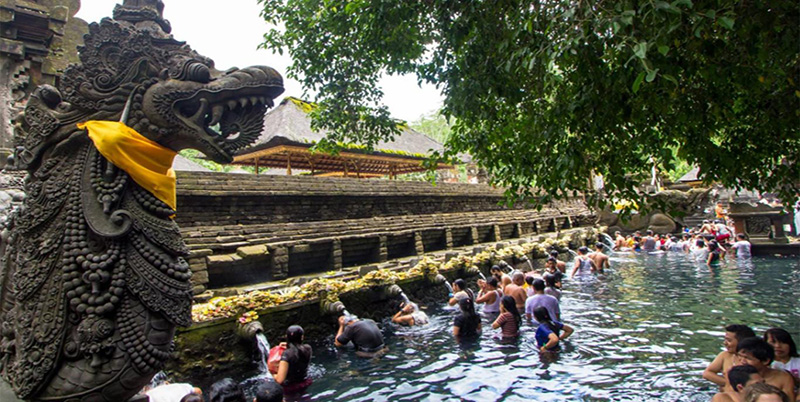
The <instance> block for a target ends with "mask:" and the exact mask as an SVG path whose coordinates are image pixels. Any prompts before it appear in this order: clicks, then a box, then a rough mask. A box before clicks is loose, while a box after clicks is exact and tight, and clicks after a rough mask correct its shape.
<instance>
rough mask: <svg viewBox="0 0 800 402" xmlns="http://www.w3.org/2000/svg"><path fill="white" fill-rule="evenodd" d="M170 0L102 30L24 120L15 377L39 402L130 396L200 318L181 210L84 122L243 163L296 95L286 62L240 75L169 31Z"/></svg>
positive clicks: (1, 286) (23, 394)
mask: <svg viewBox="0 0 800 402" xmlns="http://www.w3.org/2000/svg"><path fill="white" fill-rule="evenodd" d="M162 10H163V3H162V2H161V1H160V0H126V1H125V2H124V4H122V5H117V7H116V9H115V10H114V19H109V18H106V19H103V21H101V22H100V23H99V24H98V23H95V24H91V25H90V27H89V33H88V34H87V35H86V36H85V38H84V43H85V44H84V46H82V47H80V48H79V53H80V63H79V64H75V65H72V66H70V67H69V68H68V69H67V70H66V72H65V73H64V75H63V76H62V77H61V80H60V85H59V87H58V88H56V87H53V86H49V85H44V86H40V87H38V88H37V89H36V90H35V91H34V93H33V95H32V96H31V97H30V100H29V101H28V102H27V106H26V107H25V110H24V111H23V112H22V113H20V114H19V115H18V116H17V117H16V118H15V119H14V147H15V148H14V149H15V153H14V159H13V163H14V165H15V166H16V167H17V168H19V169H24V170H26V171H27V173H28V174H27V177H26V179H25V183H24V190H25V193H26V196H25V198H24V201H23V204H22V206H21V207H20V208H18V209H17V210H16V211H15V212H14V214H13V215H12V217H11V219H10V222H9V224H8V228H7V232H6V233H7V236H4V237H3V238H4V239H6V240H5V241H4V242H3V244H0V251H2V253H3V254H2V265H0V293H1V294H0V374H2V376H3V378H4V379H5V380H6V381H7V382H8V383H9V384H10V385H11V386H12V388H13V390H14V391H15V392H16V394H17V395H18V397H20V398H22V399H26V400H76V401H77V400H85V401H89V400H91V401H109V402H111V401H113V402H119V401H125V400H127V399H128V398H130V397H131V396H132V395H134V394H135V393H136V392H137V391H138V390H139V389H141V387H142V386H143V385H145V384H147V383H148V382H149V381H150V379H151V378H152V376H153V375H154V374H155V373H156V372H158V371H159V370H160V369H161V367H162V366H163V364H164V362H165V360H167V358H168V357H169V356H170V353H171V349H172V338H173V334H174V331H175V328H176V326H188V325H190V324H191V315H190V310H191V297H192V295H191V285H190V277H191V271H190V270H189V266H188V264H187V263H186V261H185V260H184V257H185V256H186V255H187V248H186V247H185V245H184V243H183V241H182V239H181V237H180V232H179V230H178V227H177V225H176V224H175V222H174V221H173V220H172V216H173V215H174V214H175V213H176V211H174V210H173V209H172V208H170V207H169V206H168V205H167V204H165V203H164V202H162V201H160V200H159V199H158V198H156V197H155V196H154V195H152V194H151V193H149V192H148V191H146V190H144V189H143V188H142V187H140V186H139V185H138V184H137V183H136V182H134V181H133V180H132V179H131V177H130V176H129V175H128V174H127V173H126V172H125V171H123V170H121V169H119V168H117V167H116V166H114V165H113V164H112V163H110V162H109V161H107V160H106V159H105V158H104V157H103V156H102V155H101V154H100V153H99V152H98V151H97V149H96V148H95V147H94V145H93V143H92V141H91V140H90V139H89V138H88V136H87V134H86V132H85V131H83V130H80V129H78V128H77V127H76V124H77V123H80V122H85V121H88V120H107V121H119V120H120V119H121V118H122V116H123V112H125V113H124V114H125V115H126V116H128V117H127V119H126V121H127V124H128V126H130V127H132V128H134V129H135V130H136V131H137V132H139V133H140V134H142V135H144V136H145V137H147V138H148V139H150V140H152V141H155V142H157V143H159V144H161V145H162V146H164V147H168V148H171V149H173V150H175V151H179V150H181V149H184V148H194V149H197V150H199V151H201V152H203V153H204V154H205V155H207V156H208V157H209V158H210V159H212V160H215V161H217V162H220V163H228V162H230V161H231V160H232V155H233V153H234V152H236V151H237V150H238V149H240V148H242V147H245V146H247V145H249V144H250V143H251V142H253V141H254V140H255V139H256V138H257V137H258V135H259V134H260V132H261V128H262V124H263V117H264V113H265V111H266V109H267V108H268V107H271V106H272V105H273V99H274V98H275V97H277V96H278V95H279V94H280V93H282V92H283V81H282V78H281V76H280V74H278V73H277V72H276V71H275V70H273V69H271V68H269V67H263V66H255V67H248V68H244V69H232V70H228V71H225V72H221V71H218V70H216V69H215V68H214V63H213V61H212V60H210V59H208V58H206V57H203V56H201V55H199V54H197V53H196V52H194V51H193V50H192V49H191V48H190V47H189V46H187V45H186V44H185V43H183V42H179V41H177V40H175V39H173V38H172V36H171V35H169V24H168V23H167V22H166V20H164V19H163V18H162V17H161V15H162V14H161V12H162Z"/></svg>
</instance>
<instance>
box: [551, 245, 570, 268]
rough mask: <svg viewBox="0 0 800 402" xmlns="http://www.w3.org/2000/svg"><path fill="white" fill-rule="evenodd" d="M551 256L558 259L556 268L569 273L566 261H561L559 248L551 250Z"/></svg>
mask: <svg viewBox="0 0 800 402" xmlns="http://www.w3.org/2000/svg"><path fill="white" fill-rule="evenodd" d="M550 257H552V258H555V260H556V268H558V270H559V271H561V273H562V274H566V273H567V263H566V262H565V261H561V260H559V259H558V250H550Z"/></svg>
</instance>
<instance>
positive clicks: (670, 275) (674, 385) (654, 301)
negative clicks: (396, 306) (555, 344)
mask: <svg viewBox="0 0 800 402" xmlns="http://www.w3.org/2000/svg"><path fill="white" fill-rule="evenodd" d="M611 264H612V269H611V270H610V271H609V273H608V274H607V275H606V276H605V277H603V278H597V277H594V276H585V277H583V278H576V279H575V280H572V281H565V282H564V294H563V297H562V304H561V310H562V314H563V318H564V321H565V322H567V323H569V324H570V325H571V326H573V327H574V328H575V334H574V335H573V336H572V337H571V338H569V339H568V340H567V341H565V342H562V349H563V350H562V351H561V352H559V353H557V354H553V353H547V354H540V353H539V352H538V350H537V347H536V342H535V341H534V339H533V334H534V332H535V327H533V326H531V325H530V324H526V325H524V326H523V328H522V336H521V338H520V339H519V340H517V341H515V342H512V343H510V344H509V343H502V342H500V341H499V340H497V339H496V338H495V335H496V333H495V331H491V330H490V328H491V322H492V319H493V318H494V317H484V320H483V328H484V332H483V335H482V336H481V338H480V339H478V340H475V341H471V342H464V343H461V344H459V343H456V342H455V341H454V340H453V338H452V335H451V334H452V327H451V326H452V320H453V316H454V314H455V312H454V311H453V310H452V309H447V310H446V309H443V308H442V307H441V306H427V308H426V307H425V306H423V308H424V309H426V310H427V313H428V314H429V316H430V324H429V325H427V326H424V327H412V328H396V327H393V326H392V325H391V324H390V323H389V322H388V320H387V321H385V322H384V323H383V327H384V328H385V331H384V332H385V335H386V342H387V345H388V346H389V349H390V352H389V353H388V354H387V355H386V356H384V357H383V358H382V359H379V360H377V359H371V360H367V359H359V358H357V357H356V356H355V355H354V354H353V353H352V352H351V351H347V350H343V351H340V350H336V349H335V348H334V347H333V337H332V335H331V337H329V338H328V339H325V340H323V341H321V342H318V343H317V344H315V345H314V353H315V356H314V359H313V363H312V376H313V377H314V378H315V380H314V384H313V385H312V386H311V387H310V388H309V389H308V394H307V395H304V396H302V397H300V398H297V399H295V400H304V401H330V400H335V401H380V400H391V401H416V400H436V401H439V400H446V401H457V400H466V401H522V400H547V401H575V400H584V401H618V400H625V401H657V400H663V401H676V400H680V401H707V400H709V399H710V397H711V395H713V393H714V392H715V391H714V387H713V386H712V384H711V383H710V382H707V381H704V380H703V379H702V378H701V377H700V374H701V372H702V370H703V368H705V366H706V365H707V364H708V362H710V361H711V360H712V359H713V358H714V356H716V354H717V353H718V352H719V351H720V350H721V347H722V333H723V332H722V331H723V329H722V328H723V326H724V325H726V324H728V323H745V324H749V325H751V326H753V327H754V329H756V332H758V333H761V332H763V331H764V330H765V329H766V328H768V327H771V326H780V327H783V328H786V329H787V330H788V331H789V332H790V333H792V335H793V336H795V339H798V340H800V305H798V303H797V295H798V294H800V261H798V259H797V258H794V259H777V258H771V259H764V258H759V259H755V260H754V261H753V262H740V261H725V262H723V263H722V264H721V265H720V266H718V267H713V268H709V267H707V266H705V265H704V264H698V263H694V262H691V261H690V260H689V259H688V258H686V256H684V255H680V254H671V253H668V254H662V255H646V254H638V255H636V254H615V255H614V256H613V257H612V260H611ZM443 304H444V301H443ZM333 332H334V329H333V328H331V333H333Z"/></svg>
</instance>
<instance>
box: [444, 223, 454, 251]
mask: <svg viewBox="0 0 800 402" xmlns="http://www.w3.org/2000/svg"><path fill="white" fill-rule="evenodd" d="M444 242H445V248H448V249H450V248H453V230H452V229H450V228H446V229H445V230H444Z"/></svg>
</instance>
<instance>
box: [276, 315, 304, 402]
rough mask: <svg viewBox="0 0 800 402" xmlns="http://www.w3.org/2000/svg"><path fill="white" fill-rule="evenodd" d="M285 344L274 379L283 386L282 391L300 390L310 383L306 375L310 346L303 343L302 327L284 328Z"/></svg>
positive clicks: (292, 391) (293, 391)
mask: <svg viewBox="0 0 800 402" xmlns="http://www.w3.org/2000/svg"><path fill="white" fill-rule="evenodd" d="M285 346H286V350H284V351H283V355H282V356H281V363H280V365H279V366H278V373H277V374H275V381H276V382H277V383H278V384H281V385H282V386H283V391H284V393H295V392H299V391H302V390H303V389H305V388H306V387H308V386H309V385H311V379H310V378H309V377H308V365H309V363H311V346H310V345H307V344H304V343H303V327H301V326H299V325H292V326H291V327H289V328H288V329H287V330H286V342H285Z"/></svg>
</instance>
